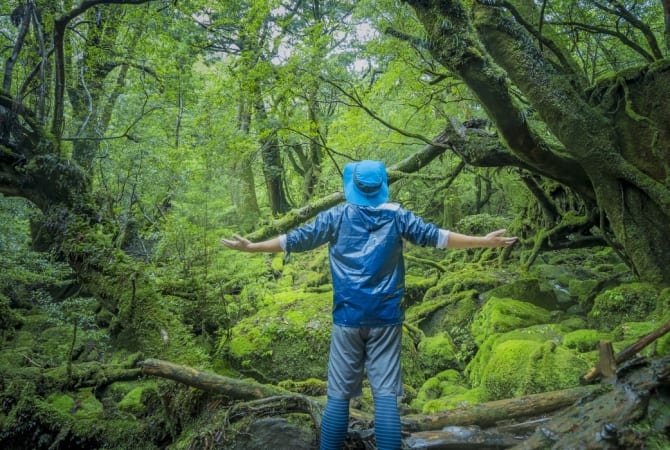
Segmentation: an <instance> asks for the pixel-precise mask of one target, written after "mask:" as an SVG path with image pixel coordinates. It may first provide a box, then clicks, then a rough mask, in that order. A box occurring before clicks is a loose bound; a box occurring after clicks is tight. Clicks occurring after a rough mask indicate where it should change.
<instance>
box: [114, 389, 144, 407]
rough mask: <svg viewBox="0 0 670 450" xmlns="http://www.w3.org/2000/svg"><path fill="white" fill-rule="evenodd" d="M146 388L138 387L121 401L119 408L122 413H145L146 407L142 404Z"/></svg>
mask: <svg viewBox="0 0 670 450" xmlns="http://www.w3.org/2000/svg"><path fill="white" fill-rule="evenodd" d="M143 392H144V388H143V387H141V386H138V387H136V388H134V389H132V390H131V391H130V392H128V393H127V394H126V395H125V396H124V397H123V398H122V399H121V401H120V402H119V403H118V404H117V407H118V408H119V409H120V410H122V411H127V412H130V413H133V414H138V413H141V412H142V411H144V408H145V407H144V405H143V404H142V393H143Z"/></svg>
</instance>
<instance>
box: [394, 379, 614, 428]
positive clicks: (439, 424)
mask: <svg viewBox="0 0 670 450" xmlns="http://www.w3.org/2000/svg"><path fill="white" fill-rule="evenodd" d="M607 390H608V388H607V387H606V386H600V385H590V386H580V387H575V388H570V389H563V390H560V391H552V392H545V393H541V394H532V395H525V396H523V397H519V398H511V399H504V400H495V401H492V402H487V403H481V404H478V405H473V406H467V407H463V408H458V409H454V410H450V411H444V412H439V413H435V414H424V415H406V416H403V417H402V421H403V429H404V430H405V431H410V432H416V431H430V430H439V429H441V428H444V427H446V426H451V425H461V426H463V425H478V426H480V427H482V428H486V427H491V426H495V425H496V424H497V423H498V422H501V421H506V420H510V419H520V418H525V417H537V416H540V415H542V414H546V413H549V412H553V411H556V410H558V409H560V408H564V407H566V406H570V405H572V404H573V403H575V402H576V401H577V400H579V399H582V398H584V397H588V396H593V395H598V394H601V393H603V392H605V391H607Z"/></svg>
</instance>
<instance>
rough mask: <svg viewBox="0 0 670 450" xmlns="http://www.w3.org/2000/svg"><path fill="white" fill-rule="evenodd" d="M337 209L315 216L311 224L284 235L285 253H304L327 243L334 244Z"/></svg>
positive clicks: (337, 217)
mask: <svg viewBox="0 0 670 450" xmlns="http://www.w3.org/2000/svg"><path fill="white" fill-rule="evenodd" d="M337 211H339V209H337V208H332V209H330V210H328V211H324V212H322V213H319V214H317V216H316V218H315V219H314V221H313V222H311V223H308V224H307V225H304V226H302V227H299V228H296V229H294V230H292V231H289V232H288V233H286V249H285V250H286V251H287V252H289V253H291V252H296V253H299V252H305V251H308V250H312V249H315V248H317V247H320V246H322V245H323V244H326V243H328V242H334V239H335V237H336V236H337V227H338V226H339V218H340V214H338V213H337Z"/></svg>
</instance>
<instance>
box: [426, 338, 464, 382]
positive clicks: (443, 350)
mask: <svg viewBox="0 0 670 450" xmlns="http://www.w3.org/2000/svg"><path fill="white" fill-rule="evenodd" d="M418 351H419V360H420V364H421V368H422V369H423V371H424V373H426V374H428V375H429V376H432V375H433V374H435V373H438V372H441V371H443V370H446V369H459V368H460V367H459V366H460V363H459V361H458V358H457V351H456V347H455V346H454V343H453V341H452V340H451V337H449V335H448V334H446V333H440V334H438V335H437V336H429V337H426V338H424V339H422V340H421V342H420V343H419V346H418Z"/></svg>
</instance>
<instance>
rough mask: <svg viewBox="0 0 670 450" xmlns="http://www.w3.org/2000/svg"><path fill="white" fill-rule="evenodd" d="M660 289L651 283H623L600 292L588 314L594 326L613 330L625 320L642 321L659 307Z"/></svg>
mask: <svg viewBox="0 0 670 450" xmlns="http://www.w3.org/2000/svg"><path fill="white" fill-rule="evenodd" d="M659 294H660V291H659V289H658V288H657V287H655V286H654V285H652V284H649V283H629V284H622V285H619V286H617V287H614V288H612V289H608V290H606V291H604V292H601V293H600V294H598V296H597V297H596V298H595V301H594V305H593V309H591V311H590V312H589V314H588V319H589V323H590V324H591V326H592V327H594V328H598V329H602V330H612V329H613V328H614V327H616V326H617V325H619V324H621V323H623V322H634V321H642V320H644V319H646V318H647V316H648V315H649V314H650V313H652V312H653V311H654V310H655V309H656V307H657V304H656V302H657V299H658V298H659Z"/></svg>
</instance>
